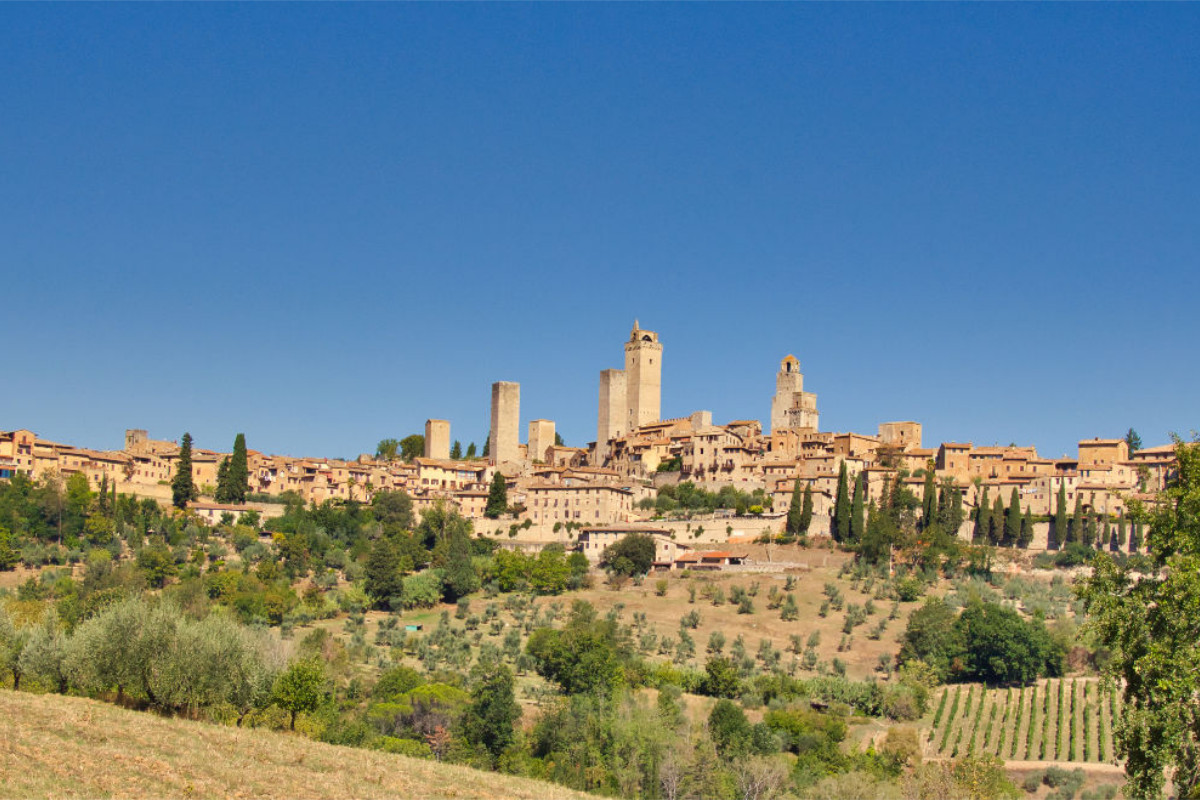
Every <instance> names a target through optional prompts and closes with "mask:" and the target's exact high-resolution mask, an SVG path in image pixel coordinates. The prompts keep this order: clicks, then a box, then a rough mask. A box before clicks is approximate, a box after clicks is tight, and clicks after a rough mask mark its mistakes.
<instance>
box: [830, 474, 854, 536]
mask: <svg viewBox="0 0 1200 800" xmlns="http://www.w3.org/2000/svg"><path fill="white" fill-rule="evenodd" d="M831 522H832V524H831V525H830V526H829V530H830V533H832V534H833V539H834V541H836V542H839V543H840V542H844V541H846V539H848V538H849V537H850V487H849V479H848V476H847V474H846V462H845V461H843V462H842V468H841V470H840V471H839V472H838V485H837V499H836V500H835V501H834V504H833V519H832V520H831Z"/></svg>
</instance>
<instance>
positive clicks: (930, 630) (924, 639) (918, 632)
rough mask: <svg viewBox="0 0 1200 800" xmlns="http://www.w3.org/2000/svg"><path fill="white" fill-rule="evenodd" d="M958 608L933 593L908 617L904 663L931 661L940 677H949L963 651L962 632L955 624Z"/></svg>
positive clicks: (903, 640)
mask: <svg viewBox="0 0 1200 800" xmlns="http://www.w3.org/2000/svg"><path fill="white" fill-rule="evenodd" d="M954 621H955V615H954V609H952V608H951V607H950V606H949V605H947V604H946V601H945V600H942V599H941V598H940V597H930V598H927V599H926V600H925V603H924V605H922V606H921V607H920V608H918V609H917V610H915V611H913V613H912V614H911V615H910V616H909V618H908V627H907V629H906V630H905V631H904V635H903V636H902V637H901V639H900V656H899V659H900V663H901V664H906V663H908V662H910V661H921V662H924V663H925V664H928V665H929V666H930V667H931V668H932V669H933V671H934V672H935V673H937V676H938V680H942V681H944V680H946V679H947V678H949V677H950V675H951V672H952V671H953V669H955V668H956V667H957V666H958V665H957V664H956V661H958V660H959V659H961V657H962V652H963V640H962V632H961V631H959V630H958V629H957V628H955V626H954Z"/></svg>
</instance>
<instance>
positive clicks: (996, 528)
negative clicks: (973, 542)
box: [988, 491, 1004, 545]
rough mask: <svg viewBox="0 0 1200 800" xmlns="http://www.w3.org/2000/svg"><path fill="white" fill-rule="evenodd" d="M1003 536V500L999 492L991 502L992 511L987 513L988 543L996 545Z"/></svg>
mask: <svg viewBox="0 0 1200 800" xmlns="http://www.w3.org/2000/svg"><path fill="white" fill-rule="evenodd" d="M1003 538H1004V501H1003V500H1002V499H1001V498H1000V492H999V491H997V492H996V499H995V501H993V502H992V513H991V514H989V515H988V544H991V545H997V544H1000V541H1001V540H1002V539H1003Z"/></svg>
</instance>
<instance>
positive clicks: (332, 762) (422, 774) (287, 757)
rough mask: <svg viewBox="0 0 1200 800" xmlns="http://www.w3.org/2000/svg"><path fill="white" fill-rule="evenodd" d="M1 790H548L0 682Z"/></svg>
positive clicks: (551, 789) (414, 794)
mask: <svg viewBox="0 0 1200 800" xmlns="http://www.w3.org/2000/svg"><path fill="white" fill-rule="evenodd" d="M0 719H3V720H4V724H3V725H2V726H0V796H2V797H4V798H43V797H44V798H64V797H86V798H99V797H111V798H160V797H187V798H207V797H212V798H229V797H253V798H299V799H301V800H304V799H306V798H313V800H317V799H318V798H329V799H330V800H343V799H345V800H348V799H349V798H375V797H378V798H384V797H387V798H397V797H400V798H456V800H468V799H470V798H479V799H480V800H485V799H487V798H529V800H549V798H560V797H561V798H567V797H580V798H582V797H585V796H586V795H582V794H579V793H576V792H572V791H570V790H568V789H564V788H562V787H559V786H554V785H553V784H549V783H540V782H537V781H529V780H523V779H520V778H513V777H510V776H505V775H497V774H493V773H488V772H480V771H477V770H472V769H468V768H466V767H458V766H452V765H446V764H437V763H435V762H432V761H422V760H419V759H411V758H406V757H404V756H398V755H391V754H386V753H380V752H374V751H369V750H355V749H351V748H348V747H335V746H332V745H327V744H321V743H319V742H313V741H310V740H308V739H304V738H302V737H300V736H297V735H285V734H281V733H272V732H269V731H264V730H240V729H238V728H230V727H222V726H218V725H212V724H206V723H201V722H191V721H187V720H177V719H163V718H161V717H158V716H155V715H153V714H149V713H143V712H136V711H127V710H124V709H121V708H117V707H115V706H111V705H107V704H105V703H100V702H96V701H92V700H85V699H80V698H72V697H60V696H57V695H34V694H28V693H24V692H11V691H0Z"/></svg>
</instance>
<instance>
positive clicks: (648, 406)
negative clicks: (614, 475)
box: [596, 320, 662, 465]
mask: <svg viewBox="0 0 1200 800" xmlns="http://www.w3.org/2000/svg"><path fill="white" fill-rule="evenodd" d="M661 417H662V343H661V342H659V341H658V334H657V333H655V332H654V331H648V330H643V329H642V328H641V326H640V325H639V324H638V322H637V320H634V322H633V330H631V331H630V332H629V341H627V342H626V343H625V369H624V370H619V369H606V370H602V371H601V372H600V402H599V410H598V413H597V415H596V463H597V464H598V465H603V464H604V463H605V461H607V460H608V458H609V455H610V452H611V451H610V449H609V442H611V441H612V440H613V439H616V438H618V437H620V436H622V435H624V434H626V433H629V432H631V431H634V430H637V429H638V428H640V427H642V426H644V425H650V424H652V423H655V422H658V421H659V419H661Z"/></svg>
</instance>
